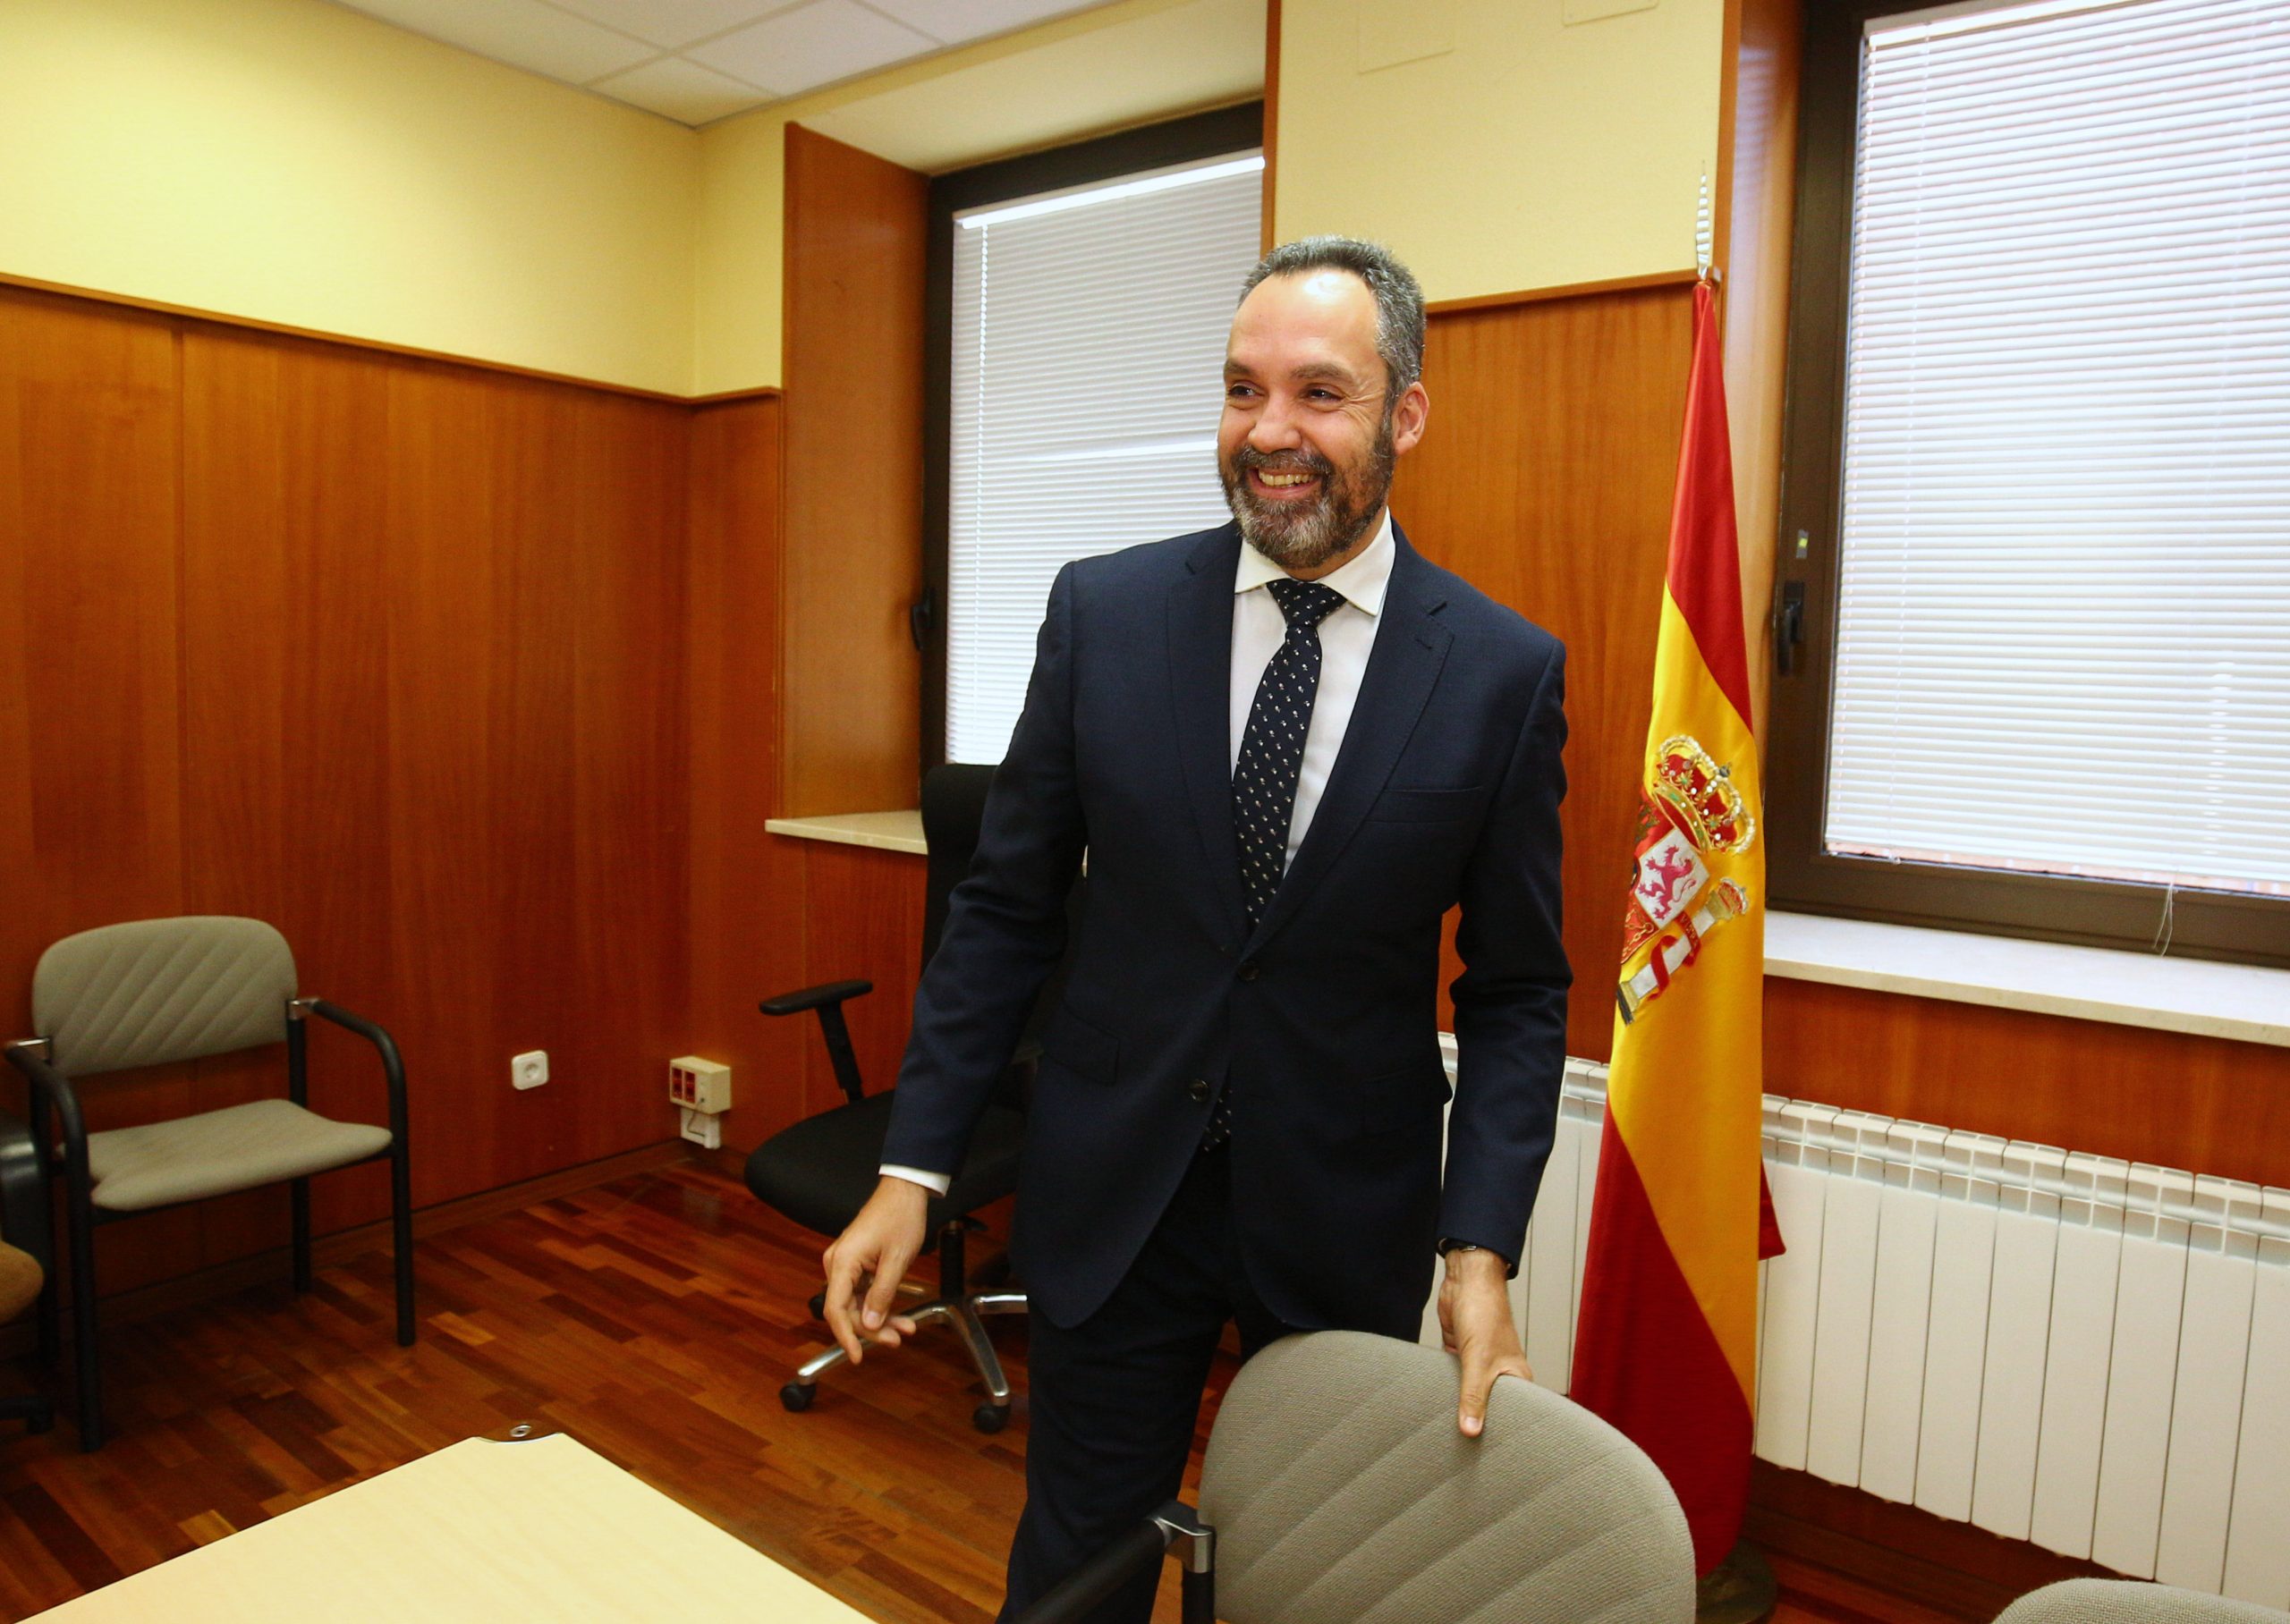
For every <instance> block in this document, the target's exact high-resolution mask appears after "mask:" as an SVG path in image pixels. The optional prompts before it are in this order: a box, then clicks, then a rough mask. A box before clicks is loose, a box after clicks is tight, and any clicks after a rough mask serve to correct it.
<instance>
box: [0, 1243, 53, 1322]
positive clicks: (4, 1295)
mask: <svg viewBox="0 0 2290 1624" xmlns="http://www.w3.org/2000/svg"><path fill="white" fill-rule="evenodd" d="M43 1278H44V1277H43V1276H42V1274H41V1273H40V1266H39V1259H38V1258H37V1257H34V1256H32V1255H31V1254H30V1252H27V1251H25V1250H24V1249H23V1248H21V1247H12V1246H10V1245H9V1244H8V1243H7V1242H6V1241H4V1240H0V1324H5V1323H6V1322H7V1321H9V1320H12V1319H13V1318H15V1317H16V1315H19V1314H21V1313H22V1312H23V1311H24V1310H25V1309H27V1308H29V1307H31V1305H32V1299H33V1298H37V1297H38V1295H39V1287H40V1281H41V1280H42V1279H43Z"/></svg>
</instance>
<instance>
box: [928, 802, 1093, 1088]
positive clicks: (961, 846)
mask: <svg viewBox="0 0 2290 1624" xmlns="http://www.w3.org/2000/svg"><path fill="white" fill-rule="evenodd" d="M993 784H994V769H993V768H992V767H982V766H973V765H969V764H967V763H963V762H948V763H947V764H946V765H943V766H936V767H932V768H931V769H930V770H929V772H928V773H925V774H923V775H922V839H923V843H924V844H925V845H927V846H928V847H929V859H928V861H929V874H928V875H926V876H925V880H924V885H925V890H924V892H923V899H922V962H923V963H925V964H928V963H929V962H930V955H931V954H933V953H935V952H937V951H938V938H939V936H940V935H943V934H945V931H946V902H947V899H948V898H950V897H952V896H953V895H954V887H955V886H957V885H959V884H962V883H963V880H965V879H966V878H968V877H969V875H970V870H971V863H972V862H973V861H974V860H975V859H976V858H977V856H978V835H979V830H980V827H981V826H982V825H984V823H985V821H986V796H987V791H988V790H990V789H991V788H992V787H993ZM1084 890H1085V887H1084V885H1083V884H1082V883H1081V882H1080V881H1076V882H1075V883H1074V886H1073V892H1072V894H1070V895H1069V896H1068V897H1067V898H1066V900H1065V926H1066V952H1065V954H1064V957H1062V958H1061V959H1060V960H1058V963H1057V968H1056V969H1054V970H1052V971H1051V972H1050V975H1049V979H1048V980H1047V981H1046V982H1045V983H1044V984H1043V985H1042V989H1041V994H1040V996H1039V997H1038V998H1036V999H1035V1000H1034V1007H1033V1012H1032V1013H1031V1015H1030V1016H1029V1017H1028V1018H1027V1020H1026V1027H1025V1031H1024V1033H1023V1034H1022V1036H1020V1038H1019V1040H1018V1043H1019V1049H1020V1052H1021V1053H1023V1052H1024V1051H1025V1050H1026V1049H1027V1048H1028V1047H1029V1046H1030V1045H1033V1044H1035V1043H1037V1042H1039V1039H1040V1037H1041V1034H1042V1030H1043V1028H1046V1027H1047V1025H1048V1024H1049V1018H1050V1016H1051V1015H1052V1014H1053V1013H1054V1012H1055V1011H1056V1009H1057V1000H1058V997H1059V995H1060V994H1062V993H1063V992H1064V990H1065V976H1066V971H1067V969H1068V968H1069V967H1070V966H1071V965H1072V964H1073V937H1074V933H1075V932H1076V930H1077V929H1078V928H1079V926H1080V923H1081V900H1082V896H1083V893H1084Z"/></svg>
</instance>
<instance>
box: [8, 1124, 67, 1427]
mask: <svg viewBox="0 0 2290 1624" xmlns="http://www.w3.org/2000/svg"><path fill="white" fill-rule="evenodd" d="M47 1208H48V1202H47V1180H46V1179H44V1178H42V1177H41V1176H40V1170H39V1154H38V1151H37V1150H36V1149H35V1148H34V1147H33V1145H32V1136H31V1132H30V1129H28V1128H27V1127H26V1126H25V1125H24V1124H23V1123H22V1122H20V1121H17V1120H16V1119H15V1118H14V1117H12V1116H8V1115H5V1114H4V1113H0V1325H4V1324H8V1323H9V1322H10V1321H12V1320H13V1319H15V1318H16V1317H17V1316H18V1315H21V1314H22V1313H23V1311H24V1310H25V1309H27V1308H29V1307H31V1306H32V1305H33V1304H34V1303H35V1302H37V1301H38V1300H39V1298H40V1294H41V1291H42V1289H43V1288H44V1287H45V1286H46V1285H47V1228H48V1222H47ZM41 1331H42V1333H43V1334H42V1338H41V1341H42V1344H43V1346H42V1348H41V1352H42V1353H43V1354H51V1353H53V1352H54V1348H53V1345H52V1344H53V1338H54V1325H53V1324H52V1323H50V1322H48V1321H47V1320H43V1321H42V1324H41ZM0 1417H6V1418H8V1419H9V1420H12V1421H23V1422H28V1423H29V1424H30V1427H31V1430H32V1431H33V1432H36V1433H44V1432H46V1431H47V1429H48V1428H49V1427H51V1426H53V1425H55V1404H54V1403H53V1402H52V1401H51V1400H49V1399H48V1397H47V1394H45V1393H42V1392H30V1393H12V1394H10V1395H9V1396H8V1397H6V1398H4V1399H0Z"/></svg>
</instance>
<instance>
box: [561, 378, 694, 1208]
mask: <svg viewBox="0 0 2290 1624" xmlns="http://www.w3.org/2000/svg"><path fill="white" fill-rule="evenodd" d="M552 393H556V392H552ZM564 393H567V394H568V396H569V398H572V399H573V400H576V401H579V402H580V405H581V410H580V412H579V415H578V418H577V419H576V423H575V428H574V434H573V444H572V449H573V468H572V469H569V470H567V477H566V479H565V484H566V486H567V487H568V488H569V489H570V491H571V492H572V494H573V512H572V513H571V515H570V523H569V525H568V526H567V527H566V533H565V536H564V540H565V541H567V542H569V543H570V545H571V547H572V551H573V560H572V561H571V562H570V567H569V568H567V569H566V573H567V575H568V576H569V577H570V578H571V579H572V582H573V586H574V588H575V592H574V613H575V622H574V632H573V634H574V647H575V660H574V665H573V695H572V704H571V706H569V709H570V711H571V713H572V715H573V749H572V756H571V759H572V762H573V813H574V823H573V884H572V885H571V886H570V887H569V888H567V889H568V890H569V892H570V897H571V906H572V910H573V938H572V939H573V942H574V943H576V944H577V947H578V953H577V958H576V961H575V962H574V963H573V965H572V966H571V967H569V968H571V970H572V977H571V979H570V980H569V981H568V982H567V984H566V985H567V991H568V993H569V995H570V997H571V1000H572V1003H571V1008H570V1009H569V1011H567V1015H568V1019H566V1020H565V1021H564V1024H563V1026H562V1027H561V1028H559V1029H558V1033H557V1034H556V1037H557V1041H560V1042H564V1043H567V1044H568V1045H570V1046H571V1052H572V1053H573V1055H574V1056H575V1057H576V1069H575V1070H573V1071H572V1072H571V1073H570V1075H569V1076H568V1078H567V1079H566V1080H568V1081H570V1082H571V1083H573V1088H571V1089H568V1090H567V1091H566V1093H565V1094H564V1095H563V1096H561V1098H560V1101H559V1104H560V1105H561V1106H562V1107H564V1109H566V1110H567V1111H568V1112H569V1114H570V1121H569V1122H568V1123H567V1124H566V1137H565V1139H564V1143H563V1145H562V1146H560V1147H559V1148H558V1149H557V1151H556V1155H555V1159H553V1160H552V1161H551V1163H550V1165H551V1166H564V1165H567V1164H568V1163H574V1162H589V1161H594V1160H596V1159H597V1158H598V1157H601V1156H606V1155H615V1154H617V1153H619V1152H621V1151H624V1150H630V1149H633V1148H635V1147H636V1146H640V1145H646V1144H650V1143H653V1142H655V1141H657V1140H659V1139H663V1138H668V1137H670V1136H672V1135H673V1134H674V1132H675V1129H676V1118H675V1112H674V1107H673V1106H671V1105H670V1104H668V1099H667V1088H668V1079H667V1062H669V1060H671V1059H672V1058H674V1056H676V1055H679V1054H682V1053H686V1050H687V1046H688V1044H689V1036H688V1033H687V1028H686V1022H687V1019H688V1016H689V1006H690V996H691V989H690V984H689V980H688V975H689V966H688V954H687V943H688V940H689V933H690V922H691V875H690V871H689V862H690V819H689V809H690V806H691V784H690V781H689V779H688V777H687V773H688V769H689V766H690V751H689V749H687V747H686V743H685V737H686V732H687V730H688V728H689V726H690V721H689V716H688V713H687V701H686V682H687V672H686V662H687V655H686V647H685V645H686V633H685V629H686V627H687V626H688V625H689V623H690V595H689V590H688V554H687V547H688V541H689V534H688V529H689V527H688V525H687V521H686V515H685V504H686V503H687V501H688V500H689V479H688V475H689V469H688V466H687V459H688V455H689V442H690V436H691V411H690V410H687V409H683V408H677V407H671V406H663V405H658V404H655V403H652V402H639V401H632V400H625V399H595V400H582V399H581V397H579V396H577V395H570V392H564ZM558 965H559V973H560V974H561V973H563V970H564V968H566V967H564V964H563V960H562V959H561V958H560V959H559V960H558ZM556 1086H557V1084H556V1081H554V1080H552V1081H551V1083H550V1084H549V1087H550V1088H555V1087H556ZM544 1092H546V1090H544Z"/></svg>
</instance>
